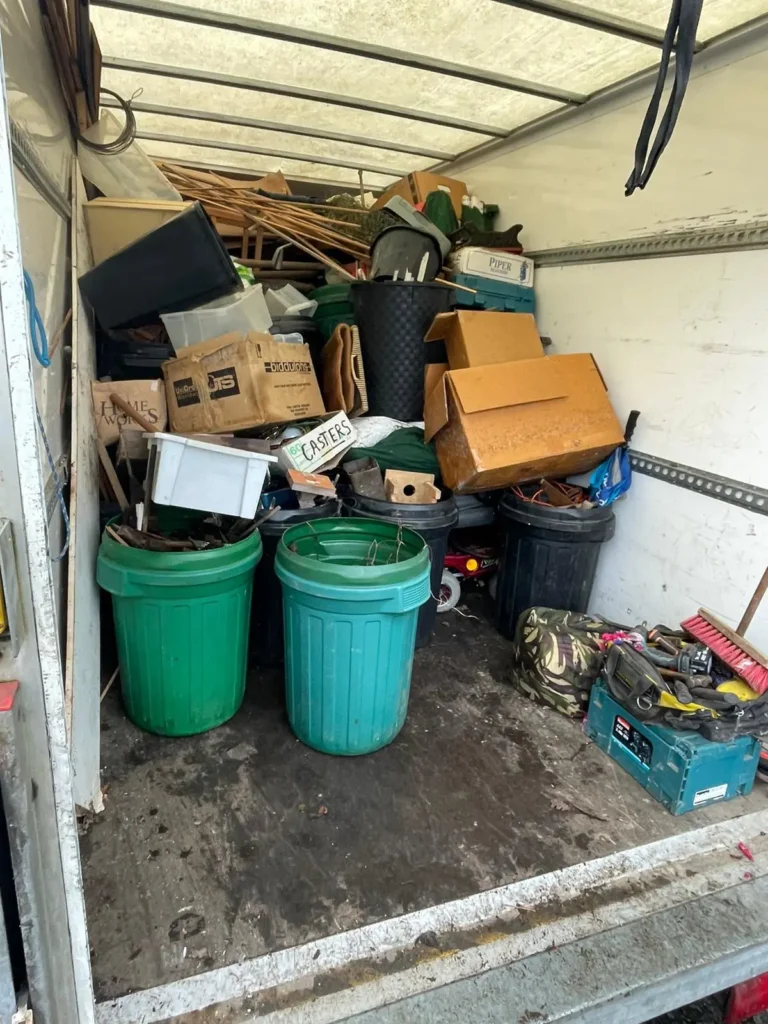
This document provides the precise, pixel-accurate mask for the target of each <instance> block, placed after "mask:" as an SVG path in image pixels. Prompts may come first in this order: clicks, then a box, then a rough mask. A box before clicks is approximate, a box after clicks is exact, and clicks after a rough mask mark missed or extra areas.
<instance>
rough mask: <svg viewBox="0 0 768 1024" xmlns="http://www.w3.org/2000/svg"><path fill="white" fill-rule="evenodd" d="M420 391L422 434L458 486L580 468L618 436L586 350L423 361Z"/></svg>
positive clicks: (473, 487) (466, 488)
mask: <svg viewBox="0 0 768 1024" xmlns="http://www.w3.org/2000/svg"><path fill="white" fill-rule="evenodd" d="M425 393H426V398H425V402H424V420H425V431H424V435H425V439H426V440H430V439H432V438H434V439H435V445H436V448H437V457H438V460H439V462H440V469H441V471H442V476H443V481H444V483H445V484H446V485H447V486H448V487H451V488H452V489H453V490H454V491H457V492H458V493H460V494H467V493H470V492H472V491H481V490H486V489H492V488H495V487H509V486H510V485H511V484H517V483H522V482H523V481H525V480H539V479H541V478H542V477H561V476H565V475H567V474H569V473H581V472H584V471H586V470H588V469H593V468H594V467H595V466H596V465H597V464H598V463H599V462H601V461H602V459H604V458H605V457H606V455H608V454H609V453H610V452H612V451H613V449H614V448H615V447H616V446H617V445H620V444H621V443H622V442H623V440H624V435H623V431H622V428H621V425H620V424H619V421H618V420H617V419H616V414H615V413H614V411H613V409H612V407H611V403H610V401H609V399H608V394H607V392H606V389H605V384H604V383H603V379H602V377H601V376H600V371H599V370H598V368H597V364H596V363H595V361H594V359H593V358H592V356H591V355H589V354H588V353H586V354H575V355H563V356H543V357H541V358H536V359H523V360H519V361H517V362H511V363H497V364H495V365H492V366H479V367H470V368H468V369H463V370H447V369H446V367H445V366H439V365H435V366H429V367H427V376H426V388H425Z"/></svg>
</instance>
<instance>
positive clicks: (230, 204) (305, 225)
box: [158, 163, 370, 280]
mask: <svg viewBox="0 0 768 1024" xmlns="http://www.w3.org/2000/svg"><path fill="white" fill-rule="evenodd" d="M158 166H160V168H161V170H162V172H163V173H164V174H165V175H166V177H167V178H168V180H169V181H170V182H171V184H172V185H173V186H174V187H175V188H177V189H178V191H179V192H180V193H181V194H182V195H183V196H184V197H185V198H187V199H194V200H198V201H199V202H201V203H202V204H203V206H204V207H205V209H206V211H207V213H208V214H209V216H211V217H212V218H215V219H218V220H220V221H226V223H227V224H232V225H235V226H237V227H240V228H242V229H243V231H251V230H254V231H255V230H259V229H260V230H261V231H263V232H264V233H265V234H267V235H273V236H277V237H278V238H282V239H283V240H284V241H286V242H291V243H292V244H293V245H295V246H296V248H298V249H301V250H302V251H304V252H306V253H308V254H309V255H310V256H313V257H314V258H315V259H317V260H318V261H319V262H321V263H324V264H326V265H327V266H330V267H332V268H333V269H334V270H336V271H337V272H338V273H340V274H341V275H342V276H343V277H346V278H349V279H351V280H354V275H353V274H350V273H349V271H347V270H345V269H344V268H343V267H342V266H341V265H340V264H339V263H338V262H337V261H336V260H334V259H332V258H331V257H330V256H328V254H327V250H330V251H332V252H341V253H346V254H348V255H349V256H350V257H351V258H352V259H353V260H367V259H368V256H369V246H368V242H367V241H366V239H365V235H366V234H367V232H365V231H364V230H363V224H364V222H365V220H366V219H367V218H368V217H369V216H370V215H369V213H368V211H366V210H363V209H362V208H361V207H359V206H345V207H339V206H333V205H329V204H319V203H317V204H315V203H307V202H306V201H300V200H297V199H295V198H293V197H291V196H290V195H286V196H285V197H284V198H280V199H277V198H274V197H273V196H269V195H265V194H264V193H263V192H262V191H261V190H260V189H259V188H258V187H255V186H257V185H258V183H257V182H241V181H236V180H234V179H228V178H225V177H223V176H222V175H220V174H213V173H209V172H203V171H193V170H191V169H189V168H182V167H179V166H177V165H175V164H168V163H161V164H159V165H158ZM339 213H341V214H342V215H343V218H344V219H341V217H339V216H334V214H339ZM356 221H357V223H356Z"/></svg>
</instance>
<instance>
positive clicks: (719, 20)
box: [91, 0, 768, 188]
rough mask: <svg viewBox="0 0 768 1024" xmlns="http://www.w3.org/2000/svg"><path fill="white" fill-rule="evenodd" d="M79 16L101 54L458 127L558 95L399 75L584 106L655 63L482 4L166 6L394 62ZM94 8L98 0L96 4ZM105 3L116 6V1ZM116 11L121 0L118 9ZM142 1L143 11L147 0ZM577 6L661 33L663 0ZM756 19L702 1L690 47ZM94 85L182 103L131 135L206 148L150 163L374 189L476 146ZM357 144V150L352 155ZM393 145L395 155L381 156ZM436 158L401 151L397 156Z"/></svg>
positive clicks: (195, 27)
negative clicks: (390, 55)
mask: <svg viewBox="0 0 768 1024" xmlns="http://www.w3.org/2000/svg"><path fill="white" fill-rule="evenodd" d="M98 2H99V0H92V3H91V15H92V19H93V23H94V26H95V28H96V31H97V34H98V38H99V43H100V46H101V50H102V53H103V54H104V55H105V58H117V59H120V60H129V61H137V62H143V63H149V64H156V65H164V66H168V67H171V68H173V67H175V68H187V69H191V70H192V71H198V72H201V73H203V74H209V75H212V76H222V75H223V76H231V77H233V78H239V79H242V80H247V81H260V82H262V83H265V84H266V85H267V89H268V86H269V84H272V85H274V86H276V87H283V88H286V89H288V90H297V91H299V90H308V91H310V92H311V91H315V92H318V93H325V94H328V95H329V96H336V97H341V98H344V99H346V100H348V101H360V102H362V104H363V106H364V105H365V104H366V103H373V104H379V105H382V104H383V105H387V106H390V107H395V108H400V110H404V111H408V112H413V114H414V115H415V116H416V117H418V116H419V115H422V116H429V117H431V118H436V119H437V120H438V121H439V119H441V118H442V119H448V120H449V121H450V120H451V119H453V120H461V121H463V122H469V123H471V124H474V125H478V126H486V127H488V126H491V127H492V129H495V133H496V134H501V133H507V132H510V131H513V130H514V129H516V128H518V127H520V126H522V125H525V124H528V123H530V122H532V121H535V120H537V119H538V118H540V117H542V116H544V115H546V114H548V113H551V112H553V111H557V110H561V109H563V104H562V103H561V102H559V101H558V100H557V99H554V98H550V97H547V96H540V95H529V94H528V93H526V92H520V91H518V90H515V89H512V88H509V87H503V86H499V85H492V84H488V83H486V82H477V81H473V80H470V79H467V78H464V77H461V76H457V75H453V74H446V73H445V71H431V70H425V69H423V68H415V67H411V66H409V64H408V54H411V55H415V57H416V58H417V59H423V60H425V61H427V62H429V61H438V62H439V61H442V62H450V63H451V64H453V65H459V66H461V67H462V68H466V69H468V72H469V73H470V75H471V74H472V73H475V74H480V75H482V74H483V73H486V74H491V75H503V76H506V77H507V78H510V79H514V80H517V81H523V82H526V83H528V85H529V86H532V87H533V88H534V91H536V90H543V91H545V92H546V91H548V90H549V91H552V90H554V91H555V92H558V91H566V92H568V93H571V94H575V95H577V96H582V97H584V98H586V97H588V96H590V95H592V94H593V93H595V92H598V91H600V90H601V89H604V88H606V87H607V86H610V85H613V84H615V83H616V82H619V81H621V80H623V79H625V78H628V77H629V76H631V75H633V74H635V73H637V72H639V71H643V70H646V69H650V68H653V67H654V66H655V65H656V63H657V61H658V58H659V49H658V47H656V46H653V45H649V44H646V43H639V42H634V41H631V40H627V39H624V38H621V37H618V36H616V35H612V34H609V33H606V32H602V31H598V30H596V29H592V28H587V27H582V26H579V25H573V24H570V23H568V22H566V21H562V20H559V19H557V18H554V17H548V16H545V15H542V14H536V13H532V12H530V11H526V10H523V9H521V8H518V7H514V6H511V5H509V4H506V3H503V2H494V0H441V2H440V3H439V4H436V3H435V2H434V0H388V3H387V4H386V6H384V5H382V4H373V3H371V2H367V3H362V2H360V0H311V2H308V0H238V2H237V3H236V4H234V3H233V2H232V0H173V2H174V3H175V4H176V5H177V6H179V7H182V8H189V9H199V10H204V11H206V12H208V13H209V14H212V15H213V17H215V16H217V15H220V16H221V17H225V16H233V15H236V16H237V17H238V18H241V19H255V20H258V21H260V22H263V23H267V24H268V25H270V26H283V27H284V28H285V29H287V30H288V31H289V32H291V31H292V30H297V31H298V30H303V31H306V32H314V33H321V34H323V35H325V36H330V37H333V38H334V39H337V40H340V41H342V44H343V42H344V41H346V42H347V43H349V44H350V45H351V46H352V47H354V46H355V45H360V46H367V47H379V48H382V47H383V48H390V49H392V50H397V51H401V54H402V53H405V57H403V58H402V60H404V61H405V63H402V62H401V63H395V62H393V61H391V60H390V61H385V60H381V59H374V58H373V57H371V56H363V55H361V54H357V53H343V52H338V51H337V50H336V49H333V48H328V47H321V46H319V45H307V44H306V43H304V44H301V43H297V42H295V41H293V40H292V39H291V40H288V39H272V38H267V37H265V36H263V35H256V34H252V33H245V32H242V31H234V30H231V29H225V28H219V27H213V26H208V25H200V24H194V23H189V22H185V21H183V20H179V19H174V18H168V17H165V18H164V17H158V16H153V15H150V14H146V13H142V14H139V13H134V12H128V11H122V10H118V9H114V8H111V7H99V6H98ZM105 2H106V0H105ZM112 2H114V0H112ZM118 2H119V0H118ZM144 2H147V3H151V2H153V0H144ZM572 2H573V3H576V4H579V5H581V6H583V7H585V8H587V7H590V8H592V9H593V10H595V11H597V12H600V13H603V14H606V15H614V16H616V17H619V18H622V19H627V20H629V21H633V22H635V23H639V24H641V25H647V26H649V27H651V28H653V29H655V30H659V29H663V28H664V26H665V25H666V22H667V19H668V16H669V9H670V5H671V0H572ZM766 13H768V0H705V3H704V9H703V13H702V18H701V23H700V31H699V38H700V39H701V40H702V41H706V40H710V39H712V38H714V37H715V36H718V35H720V34H722V33H723V32H726V31H728V30H730V29H732V28H734V27H737V26H739V25H741V24H744V23H745V22H747V21H749V20H751V19H752V18H755V17H758V16H760V15H765V14H766ZM103 82H104V85H105V86H107V87H108V88H111V89H114V90H115V91H116V92H118V93H119V94H120V95H121V96H124V97H125V98H129V97H131V96H132V95H134V93H135V92H136V90H137V89H141V90H142V94H141V96H140V98H139V99H138V100H137V103H138V104H139V106H140V105H141V104H142V103H144V104H151V105H155V106H162V107H165V108H177V109H178V108H185V109H187V110H192V111H194V112H201V116H200V117H199V118H195V119H193V118H182V117H178V116H172V115H170V114H169V113H168V112H167V110H166V111H163V112H159V111H149V112H148V111H143V112H142V111H141V110H139V111H138V112H137V120H138V125H139V131H140V132H143V133H151V134H162V135H173V136H177V137H183V138H184V139H190V140H191V139H195V140H204V141H206V142H211V143H213V144H214V145H212V146H211V147H208V146H192V145H190V144H188V143H186V142H184V143H158V142H154V141H152V142H146V143H145V148H146V149H148V150H149V151H150V152H152V153H153V154H157V155H166V156H168V157H169V158H172V159H177V160H183V159H189V160H194V161H195V162H196V163H204V162H206V161H209V162H211V163H215V164H216V165H218V166H230V167H242V168H243V169H244V170H248V171H254V172H258V171H268V170H277V169H282V170H283V171H284V173H285V174H286V175H293V176H295V177H300V178H312V179H317V180H323V181H327V180H329V179H330V180H334V181H339V182H345V183H348V184H349V185H356V183H357V173H356V170H355V169H354V168H353V167H339V166H338V165H336V164H334V165H333V166H326V165H325V164H322V163H318V162H317V160H318V158H321V159H323V160H331V161H335V160H341V161H342V162H343V163H344V164H345V165H346V164H353V165H355V167H359V166H361V165H362V166H366V167H373V168H374V171H366V182H367V184H368V185H369V186H370V187H373V188H376V187H380V186H384V185H386V184H387V183H389V182H390V181H391V180H392V178H393V177H395V176H397V175H399V173H400V172H402V171H408V170H419V169H423V168H425V167H428V166H431V165H432V164H433V163H436V162H438V161H440V160H447V159H449V158H450V156H451V155H452V154H460V153H462V152H465V151H466V150H469V149H472V148H474V147H475V146H477V145H479V144H481V143H483V142H485V141H487V140H488V138H489V135H487V134H486V135H484V134H481V133H478V132H472V131H467V130H465V129H464V127H463V126H460V127H456V126H454V127H451V126H446V125H444V124H440V123H437V124H432V123H428V122H424V121H419V120H417V119H413V118H411V117H407V116H406V117H403V116H395V115H393V114H385V113H381V112H379V111H369V110H364V109H356V108H354V107H348V106H343V105H340V104H338V103H333V102H325V101H322V100H318V99H317V98H315V99H304V98H300V97H291V96H280V95H275V94H274V93H272V92H269V91H267V90H265V89H261V90H254V89H248V88H242V87H229V86H224V85H220V84H219V85H216V84H207V83H204V82H196V81H191V80H187V79H183V78H179V77H168V76H165V75H163V76H156V75H152V74H147V73H145V72H142V71H140V70H132V71H127V70H121V69H115V68H105V71H104V78H103ZM206 112H207V113H212V114H222V115H228V116H233V117H235V118H250V119H252V120H258V121H262V122H268V123H267V124H266V125H264V126H263V127H261V126H256V127H254V126H245V125H231V124H222V123H220V122H215V121H210V120H208V119H206V118H205V117H204V116H203V115H204V114H205V113H206ZM278 125H279V126H281V128H282V127H283V126H285V127H287V128H288V129H290V127H291V126H295V127H297V128H305V129H310V130H313V131H316V132H317V133H318V134H320V135H322V134H323V133H324V132H326V133H327V132H331V133H336V134H340V135H346V136H352V137H353V138H352V139H335V140H332V139H325V138H317V137H314V136H313V135H302V134H301V133H295V132H290V130H288V131H285V130H279V131H278V130H273V126H278ZM360 137H362V138H363V139H365V140H368V141H369V144H368V145H359V144H357V143H356V141H355V138H360ZM223 143H228V144H232V145H238V146H243V147H250V148H252V149H257V148H259V147H261V148H263V149H268V150H274V151H277V152H282V153H288V154H295V153H298V154H299V155H300V156H302V157H304V158H305V159H298V160H297V159H296V158H295V157H294V156H287V157H281V156H269V155H268V154H262V153H250V152H248V153H242V152H237V151H233V150H226V149H222V148H221V144H223ZM382 143H385V144H390V145H402V146H404V147H405V151H403V152H397V151H395V150H393V149H390V148H387V146H386V145H384V146H382V145H381V144H382ZM409 146H410V147H415V148H416V149H422V150H430V151H435V152H434V153H432V152H429V153H413V152H409V151H408V147H409Z"/></svg>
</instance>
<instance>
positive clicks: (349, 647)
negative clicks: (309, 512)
mask: <svg viewBox="0 0 768 1024" xmlns="http://www.w3.org/2000/svg"><path fill="white" fill-rule="evenodd" d="M275 571H276V572H277V575H278V577H279V579H280V581H281V583H282V585H283V615H284V623H285V682H286V704H287V708H288V718H289V721H290V723H291V728H292V729H293V731H294V732H295V733H296V735H297V736H298V737H299V739H300V740H302V741H303V742H304V743H306V744H307V745H308V746H310V747H314V748H315V749H316V750H320V751H322V752H323V753H325V754H343V755H355V754H370V753H372V752H373V751H374V750H378V749H379V748H380V747H384V746H386V745H387V744H388V743H391V742H392V740H393V739H394V738H395V737H396V736H397V734H398V733H399V732H400V730H401V729H402V727H403V724H404V723H405V717H406V713H407V710H408V697H409V693H410V686H411V666H412V662H413V653H414V645H415V640H416V620H417V618H418V610H419V608H420V607H421V605H422V604H424V602H425V601H426V600H427V598H428V597H429V550H428V548H427V545H426V543H425V542H424V540H423V539H422V538H421V537H420V536H419V535H418V534H417V533H414V532H413V531H412V530H408V529H405V528H404V527H402V526H397V525H395V524H393V523H385V522H379V521H378V520H373V519H325V520H320V521H315V522H308V523H302V524H300V525H298V526H293V527H291V529H289V530H287V531H286V532H285V533H284V534H283V536H282V538H281V540H280V545H279V547H278V549H277V557H276V559H275Z"/></svg>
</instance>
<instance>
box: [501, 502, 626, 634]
mask: <svg viewBox="0 0 768 1024" xmlns="http://www.w3.org/2000/svg"><path fill="white" fill-rule="evenodd" d="M498 517H499V524H500V525H501V527H502V530H503V536H504V540H503V545H502V553H501V559H500V561H499V580H498V585H497V592H496V627H497V629H498V630H499V632H500V633H503V634H504V636H506V637H509V638H510V640H511V639H513V638H514V635H515V626H516V625H517V620H518V618H519V617H520V614H521V612H524V611H525V609H526V608H535V607H543V608H562V609H564V610H566V611H572V612H585V611H587V604H588V602H589V596H590V594H591V592H592V585H593V583H594V582H595V573H596V572H597V559H598V556H599V554H600V547H601V545H602V544H603V542H604V541H607V540H610V539H611V537H612V536H613V531H614V526H615V518H614V515H613V510H612V509H611V508H610V507H609V506H605V507H603V508H599V507H598V508H554V507H551V506H548V505H537V504H534V503H533V502H530V501H524V500H523V499H522V498H518V497H517V496H516V495H515V494H513V493H511V492H510V491H507V492H506V493H505V494H504V497H503V498H502V499H501V501H500V502H499V509H498Z"/></svg>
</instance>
